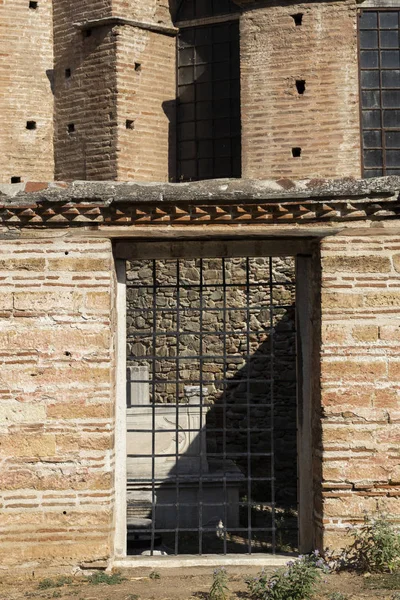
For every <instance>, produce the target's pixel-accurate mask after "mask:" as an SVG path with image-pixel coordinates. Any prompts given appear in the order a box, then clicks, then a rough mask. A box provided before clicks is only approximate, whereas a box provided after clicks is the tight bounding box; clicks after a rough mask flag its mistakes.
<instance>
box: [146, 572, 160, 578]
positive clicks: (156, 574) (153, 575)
mask: <svg viewBox="0 0 400 600" xmlns="http://www.w3.org/2000/svg"><path fill="white" fill-rule="evenodd" d="M149 577H150V579H161V575H160V573H159V572H158V571H152V572H151V573H150V575H149Z"/></svg>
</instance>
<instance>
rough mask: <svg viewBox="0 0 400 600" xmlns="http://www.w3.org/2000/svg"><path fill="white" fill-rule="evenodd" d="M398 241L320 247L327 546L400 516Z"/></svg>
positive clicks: (353, 240) (351, 240)
mask: <svg viewBox="0 0 400 600" xmlns="http://www.w3.org/2000/svg"><path fill="white" fill-rule="evenodd" d="M399 303H400V239H399V237H398V236H395V235H385V236H380V237H359V236H351V235H349V236H341V237H335V238H332V237H331V238H328V239H327V240H326V241H323V242H322V355H321V357H322V363H321V369H322V372H321V376H322V379H321V382H322V410H323V414H322V448H321V452H322V461H323V462H322V487H323V494H322V499H320V501H318V502H317V513H318V518H319V520H320V528H321V532H323V544H324V546H325V545H340V544H341V543H342V542H343V540H344V532H345V527H346V526H348V524H349V523H351V522H355V523H357V522H360V521H361V520H362V517H363V511H367V512H368V513H373V512H374V511H376V510H380V511H383V512H385V513H389V514H391V515H399V513H400V502H399V498H400V469H399V462H400V454H399V441H400V360H399V353H400V315H399V309H398V307H399Z"/></svg>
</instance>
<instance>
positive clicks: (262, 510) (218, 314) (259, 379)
mask: <svg viewBox="0 0 400 600" xmlns="http://www.w3.org/2000/svg"><path fill="white" fill-rule="evenodd" d="M294 304H295V280H294V260H293V259H292V258H271V257H243V258H238V257H236V258H198V259H160V260H155V259H141V260H136V261H130V262H128V263H127V333H128V340H127V341H128V406H127V423H128V426H127V452H128V461H127V464H128V468H127V492H128V503H127V520H128V553H130V554H140V553H143V552H147V553H150V554H153V553H156V554H160V553H162V554H218V553H220V554H230V553H253V552H275V551H278V550H279V551H282V550H289V551H290V550H294V549H296V546H297V481H296V479H297V467H296V463H297V453H296V352H295V348H296V346H295V319H294V315H295V308H294Z"/></svg>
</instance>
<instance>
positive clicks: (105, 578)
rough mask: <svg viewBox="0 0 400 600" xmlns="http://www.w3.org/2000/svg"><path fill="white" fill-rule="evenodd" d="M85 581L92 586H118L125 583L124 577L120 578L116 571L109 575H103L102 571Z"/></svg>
mask: <svg viewBox="0 0 400 600" xmlns="http://www.w3.org/2000/svg"><path fill="white" fill-rule="evenodd" d="M87 579H88V582H89V583H91V584H92V585H100V584H101V583H105V584H107V585H119V584H120V583H122V582H123V581H125V577H122V575H121V573H119V572H118V571H116V572H115V573H111V575H108V573H104V571H98V572H97V573H93V575H90V577H88V578H87Z"/></svg>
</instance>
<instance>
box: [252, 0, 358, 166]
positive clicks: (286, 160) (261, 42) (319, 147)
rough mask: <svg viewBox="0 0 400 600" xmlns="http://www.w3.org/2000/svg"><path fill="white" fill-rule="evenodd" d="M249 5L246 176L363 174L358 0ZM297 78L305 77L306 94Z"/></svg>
mask: <svg viewBox="0 0 400 600" xmlns="http://www.w3.org/2000/svg"><path fill="white" fill-rule="evenodd" d="M248 4H249V6H248V9H247V10H245V12H244V14H243V16H242V18H241V83H242V91H241V107H242V127H243V131H242V148H243V157H242V160H243V176H244V177H257V178H262V177H277V178H280V177H294V178H302V177H345V176H353V177H359V176H360V132H359V114H358V66H357V36H356V15H357V13H356V5H355V3H353V2H347V1H346V2H321V3H317V4H309V5H307V4H290V5H285V6H282V5H278V6H271V5H268V6H265V7H262V8H260V7H259V6H257V7H256V8H253V6H252V5H251V3H248ZM245 6H247V4H246V5H245ZM296 14H299V15H301V18H302V21H301V24H296V22H295V20H294V15H296ZM296 81H305V90H304V93H302V94H300V93H299V92H298V90H297V88H296ZM292 148H299V149H300V150H301V155H300V156H297V157H296V156H293V155H292Z"/></svg>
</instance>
